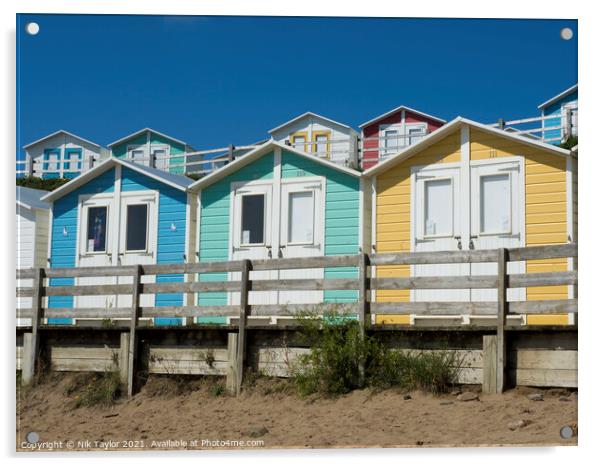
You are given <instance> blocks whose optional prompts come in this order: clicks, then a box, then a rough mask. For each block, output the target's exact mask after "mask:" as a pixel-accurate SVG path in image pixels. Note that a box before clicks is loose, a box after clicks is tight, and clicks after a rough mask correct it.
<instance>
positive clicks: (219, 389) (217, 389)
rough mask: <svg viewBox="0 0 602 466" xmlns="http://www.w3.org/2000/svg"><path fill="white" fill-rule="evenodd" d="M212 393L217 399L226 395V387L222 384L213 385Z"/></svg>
mask: <svg viewBox="0 0 602 466" xmlns="http://www.w3.org/2000/svg"><path fill="white" fill-rule="evenodd" d="M210 393H211V395H213V396H215V397H218V396H222V395H225V394H226V386H225V385H224V384H223V383H221V382H218V383H216V384H213V385H212V386H211V388H210Z"/></svg>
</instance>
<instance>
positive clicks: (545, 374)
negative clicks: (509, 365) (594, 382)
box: [508, 369, 578, 388]
mask: <svg viewBox="0 0 602 466" xmlns="http://www.w3.org/2000/svg"><path fill="white" fill-rule="evenodd" d="M508 375H509V382H510V383H511V384H514V385H527V386H531V387H566V388H577V386H578V373H577V371H576V370H564V369H515V370H511V371H509V374H508Z"/></svg>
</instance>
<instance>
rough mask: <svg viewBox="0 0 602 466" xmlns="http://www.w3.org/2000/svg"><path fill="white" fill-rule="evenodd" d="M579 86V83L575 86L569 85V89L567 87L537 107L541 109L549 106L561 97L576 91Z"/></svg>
mask: <svg viewBox="0 0 602 466" xmlns="http://www.w3.org/2000/svg"><path fill="white" fill-rule="evenodd" d="M577 86H578V84H574V85H573V86H571V87H569V88H568V89H565V90H564V91H562V92H561V93H560V94H558V95H555V96H554V97H552V98H551V99H548V100H546V101H545V102H544V103H543V104H540V105H539V106H538V107H537V108H538V109H540V110H543V109H544V108H546V107H549V106H550V105H552V104H553V103H554V102H558V101H559V100H560V99H562V98H564V97H566V96H567V95H569V94H572V93H573V92H575V91H576V90H577Z"/></svg>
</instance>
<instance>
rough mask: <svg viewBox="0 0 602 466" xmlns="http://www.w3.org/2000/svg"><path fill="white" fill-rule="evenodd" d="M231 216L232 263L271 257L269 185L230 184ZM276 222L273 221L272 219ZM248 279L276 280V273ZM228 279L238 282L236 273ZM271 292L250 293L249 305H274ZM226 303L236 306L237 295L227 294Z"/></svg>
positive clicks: (262, 272) (237, 302) (253, 275)
mask: <svg viewBox="0 0 602 466" xmlns="http://www.w3.org/2000/svg"><path fill="white" fill-rule="evenodd" d="M234 188H235V189H234V194H233V196H234V202H233V210H232V215H231V229H230V231H232V238H231V245H232V251H231V254H230V257H231V259H232V260H241V259H250V260H257V259H268V258H270V257H271V256H272V234H271V228H272V221H273V220H272V219H273V215H272V210H273V205H272V183H271V182H269V183H246V184H242V185H240V186H237V185H234ZM276 220H277V219H276ZM250 278H251V280H266V279H277V278H278V272H273V271H260V272H251V274H250ZM230 279H231V280H240V272H232V273H231V274H230ZM277 300H278V297H277V293H276V292H275V291H251V292H250V293H249V304H276V303H277V302H278V301H277ZM229 301H230V304H233V305H235V304H240V293H238V292H231V293H229Z"/></svg>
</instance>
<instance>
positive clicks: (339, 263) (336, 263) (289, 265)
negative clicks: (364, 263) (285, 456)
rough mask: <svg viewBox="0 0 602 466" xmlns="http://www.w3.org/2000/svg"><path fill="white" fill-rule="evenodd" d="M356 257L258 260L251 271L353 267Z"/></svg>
mask: <svg viewBox="0 0 602 466" xmlns="http://www.w3.org/2000/svg"><path fill="white" fill-rule="evenodd" d="M357 261H358V255H347V256H318V257H295V258H290V259H259V260H254V261H253V270H295V269H320V268H326V267H328V268H331V267H354V266H355V265H357Z"/></svg>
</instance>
